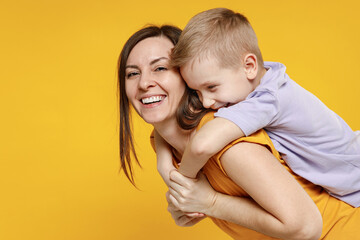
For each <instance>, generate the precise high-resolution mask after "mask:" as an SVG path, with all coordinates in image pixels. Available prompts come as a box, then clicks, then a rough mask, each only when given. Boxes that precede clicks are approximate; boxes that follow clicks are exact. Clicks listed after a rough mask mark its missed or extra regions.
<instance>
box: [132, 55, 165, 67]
mask: <svg viewBox="0 0 360 240" xmlns="http://www.w3.org/2000/svg"><path fill="white" fill-rule="evenodd" d="M164 59H165V60H168V58H167V57H159V58H156V59H154V60H152V61H151V62H150V65H153V64H155V63H157V62H159V61H160V60H164ZM126 68H136V69H139V67H138V66H137V65H126V66H125V69H126Z"/></svg>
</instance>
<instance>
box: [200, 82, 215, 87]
mask: <svg viewBox="0 0 360 240" xmlns="http://www.w3.org/2000/svg"><path fill="white" fill-rule="evenodd" d="M209 84H212V82H210V81H206V82H203V83H202V84H200V87H205V86H207V85H209Z"/></svg>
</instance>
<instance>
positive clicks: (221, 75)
mask: <svg viewBox="0 0 360 240" xmlns="http://www.w3.org/2000/svg"><path fill="white" fill-rule="evenodd" d="M180 72H181V75H182V76H183V78H184V80H185V81H186V83H187V84H188V86H189V87H190V88H192V89H194V90H196V92H197V94H198V96H199V98H200V101H201V102H202V104H203V106H204V107H205V108H212V109H215V110H216V109H219V108H221V107H227V106H230V105H233V104H236V103H238V102H241V101H243V100H245V98H246V97H247V96H248V95H249V94H250V93H251V92H252V91H253V90H254V87H253V85H252V84H251V81H250V80H249V79H248V78H247V75H246V72H245V71H244V68H243V67H242V66H239V67H237V68H230V67H229V68H224V67H221V66H220V64H219V63H218V62H217V61H216V60H215V59H214V58H212V59H202V60H200V61H199V60H197V59H196V60H192V61H190V62H188V63H187V64H186V65H185V66H183V67H181V68H180Z"/></svg>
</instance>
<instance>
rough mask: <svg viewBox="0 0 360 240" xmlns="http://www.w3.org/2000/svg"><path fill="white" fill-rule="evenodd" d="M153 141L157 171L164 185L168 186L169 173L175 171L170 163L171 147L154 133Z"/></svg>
mask: <svg viewBox="0 0 360 240" xmlns="http://www.w3.org/2000/svg"><path fill="white" fill-rule="evenodd" d="M154 139H155V148H156V158H157V170H158V172H159V173H160V176H161V177H162V178H163V180H164V182H165V183H166V185H167V186H169V182H170V178H169V174H170V171H171V170H173V169H175V167H174V164H173V161H172V153H171V147H170V145H169V144H168V143H167V142H166V141H165V140H164V139H163V138H162V137H161V136H160V135H159V133H157V132H156V131H154Z"/></svg>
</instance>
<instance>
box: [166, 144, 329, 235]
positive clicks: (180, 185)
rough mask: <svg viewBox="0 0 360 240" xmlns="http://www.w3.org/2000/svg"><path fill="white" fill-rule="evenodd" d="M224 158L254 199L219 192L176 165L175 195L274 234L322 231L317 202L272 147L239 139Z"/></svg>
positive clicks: (187, 207)
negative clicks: (179, 170)
mask: <svg viewBox="0 0 360 240" xmlns="http://www.w3.org/2000/svg"><path fill="white" fill-rule="evenodd" d="M239 156H241V158H240V159H239ZM221 162H222V165H223V167H224V169H225V171H226V173H227V174H228V176H229V177H230V178H231V179H232V180H233V181H234V182H235V183H236V184H238V185H239V186H240V187H241V188H243V189H244V190H245V191H246V192H247V193H248V194H249V195H250V196H251V197H252V199H250V198H242V197H232V196H228V195H224V194H221V193H218V192H215V191H214V190H213V189H212V188H211V187H210V186H209V185H208V183H206V182H205V183H204V180H203V179H201V178H200V179H199V180H198V181H196V180H195V181H194V180H192V179H188V178H185V177H183V176H180V174H179V173H177V172H175V171H173V172H171V174H170V180H171V182H170V187H171V190H170V193H171V195H172V196H170V199H171V200H172V201H173V203H174V205H175V206H176V207H177V208H179V209H180V210H182V211H194V212H203V213H205V214H206V215H209V216H212V217H215V218H219V219H223V220H226V221H229V222H233V223H236V224H239V225H241V226H244V227H246V228H249V229H253V230H255V231H257V232H261V233H263V234H265V235H269V236H272V237H277V238H283V239H318V238H319V237H320V235H321V230H322V219H321V215H320V213H319V211H318V209H317V207H316V205H315V204H314V202H313V201H312V199H311V198H310V197H309V196H308V195H307V193H306V192H305V191H304V190H303V189H302V188H301V186H300V185H299V184H298V183H297V182H296V180H295V179H294V178H293V177H292V176H291V175H290V173H289V172H287V171H286V170H285V168H284V167H283V166H282V165H281V164H280V163H279V161H278V160H277V159H276V158H275V157H274V156H273V155H272V154H271V152H270V151H269V150H267V149H266V148H265V147H263V146H261V145H258V144H253V143H245V142H244V143H239V144H236V145H234V146H233V147H231V148H230V149H229V150H227V151H226V152H225V153H224V154H223V155H222V157H221ZM206 184H207V186H208V187H206Z"/></svg>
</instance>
